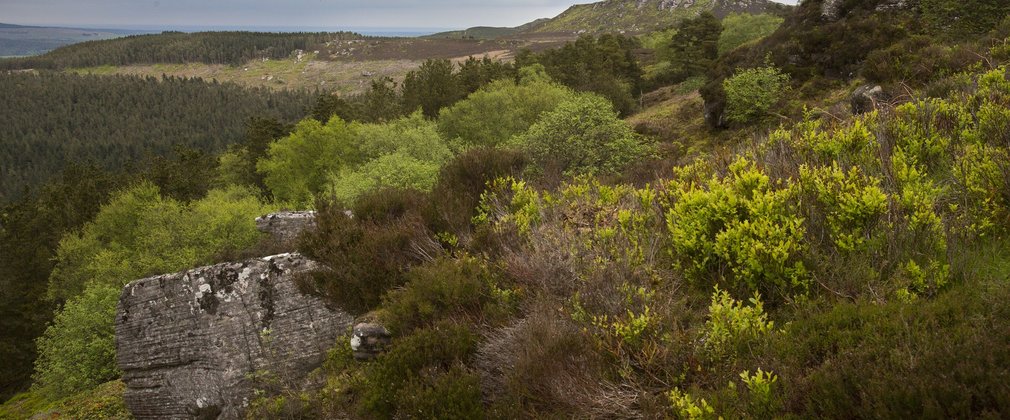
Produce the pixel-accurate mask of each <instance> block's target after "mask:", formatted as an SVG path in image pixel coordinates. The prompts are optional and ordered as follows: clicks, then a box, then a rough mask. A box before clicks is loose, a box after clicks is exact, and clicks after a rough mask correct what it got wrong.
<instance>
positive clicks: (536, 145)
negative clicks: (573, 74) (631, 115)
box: [511, 94, 650, 176]
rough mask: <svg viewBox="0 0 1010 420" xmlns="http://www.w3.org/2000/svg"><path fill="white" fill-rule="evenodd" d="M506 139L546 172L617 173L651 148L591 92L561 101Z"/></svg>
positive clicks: (606, 104) (605, 103)
mask: <svg viewBox="0 0 1010 420" xmlns="http://www.w3.org/2000/svg"><path fill="white" fill-rule="evenodd" d="M511 143H512V144H514V145H515V146H517V147H519V148H521V149H523V150H524V151H526V152H527V153H528V154H529V156H530V160H531V163H532V164H533V168H536V170H538V171H541V172H542V173H545V174H550V175H553V174H562V175H565V176H572V175H596V174H600V175H612V174H617V173H619V172H620V171H621V170H623V169H624V168H625V166H627V165H628V164H630V163H631V162H634V161H635V160H637V159H641V158H643V157H645V156H646V155H647V154H649V153H650V148H649V146H647V145H646V144H645V143H644V141H643V139H642V138H640V137H639V136H638V135H637V134H635V132H634V131H633V130H632V129H631V127H630V126H628V124H627V123H625V122H624V121H622V120H621V119H619V118H618V117H617V113H616V112H614V109H613V107H612V106H611V105H610V103H608V102H607V100H606V99H603V98H601V97H599V96H596V95H592V94H584V95H581V96H579V97H578V98H576V99H573V100H569V101H566V102H563V103H561V104H560V105H558V107H557V108H555V109H554V110H553V111H550V112H548V113H546V114H544V116H543V117H542V118H541V119H540V120H539V121H537V123H536V124H534V125H533V126H532V127H530V129H529V131H527V132H526V133H523V134H521V135H519V136H517V137H515V138H513V140H512V142H511Z"/></svg>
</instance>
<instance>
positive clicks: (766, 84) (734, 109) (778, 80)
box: [723, 65, 789, 124]
mask: <svg viewBox="0 0 1010 420" xmlns="http://www.w3.org/2000/svg"><path fill="white" fill-rule="evenodd" d="M788 87H789V76H788V75H786V74H784V73H782V72H781V71H780V70H779V69H777V68H775V67H772V66H770V65H766V66H765V67H758V68H754V69H747V70H738V71H737V72H736V74H735V75H733V77H730V78H728V79H726V80H725V81H724V82H723V89H724V90H725V91H726V118H727V119H728V120H729V121H731V122H735V123H741V124H744V123H748V122H752V121H756V120H759V119H761V118H764V117H766V116H767V115H768V114H769V113H770V112H771V111H772V106H774V105H775V104H777V103H779V101H781V100H782V98H783V97H784V96H785V93H786V89H788Z"/></svg>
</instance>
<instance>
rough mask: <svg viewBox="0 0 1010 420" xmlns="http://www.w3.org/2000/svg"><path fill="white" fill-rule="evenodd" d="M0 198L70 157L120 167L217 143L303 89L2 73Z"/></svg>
mask: <svg viewBox="0 0 1010 420" xmlns="http://www.w3.org/2000/svg"><path fill="white" fill-rule="evenodd" d="M0 90H2V91H3V92H4V95H3V96H2V97H0V108H2V109H4V112H2V113H0V139H2V140H3V142H2V145H0V168H2V176H3V179H4V182H3V185H2V186H0V202H9V201H10V200H11V199H14V198H17V197H20V196H21V195H22V194H23V193H24V192H25V191H26V190H31V189H33V188H35V187H37V186H39V185H41V184H42V183H43V182H45V181H46V180H48V179H49V178H50V177H51V176H52V175H53V174H58V173H59V172H60V170H61V169H62V168H64V167H66V166H68V165H70V164H75V163H76V164H83V163H89V162H90V163H94V164H97V165H99V166H101V167H103V168H107V169H118V168H121V167H123V166H124V165H125V164H126V163H129V162H134V163H136V162H139V161H141V160H143V159H146V158H149V157H153V156H164V155H167V154H169V153H170V152H172V151H173V150H175V149H176V148H177V147H184V148H189V149H195V150H200V151H204V152H220V151H222V150H224V148H225V147H227V146H228V145H230V144H232V143H236V142H237V141H238V140H240V139H241V138H242V136H243V135H244V130H245V126H246V123H247V121H248V120H249V119H250V118H252V117H262V118H275V119H279V120H282V121H294V120H297V119H298V118H300V117H301V116H302V115H304V114H305V111H306V109H307V108H309V107H311V106H312V103H313V102H312V101H313V98H314V96H313V95H312V94H309V93H302V92H272V91H267V90H248V89H244V88H241V87H238V86H236V85H231V84H218V83H206V82H204V81H202V80H185V79H176V78H167V79H155V78H146V79H142V78H136V77H119V76H116V77H93V76H78V75H74V74H60V73H46V72H43V73H38V74H36V73H13V74H6V73H0Z"/></svg>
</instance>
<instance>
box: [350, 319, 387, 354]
mask: <svg viewBox="0 0 1010 420" xmlns="http://www.w3.org/2000/svg"><path fill="white" fill-rule="evenodd" d="M392 339H393V338H392V336H391V335H390V334H389V331H388V330H386V327H383V326H382V325H379V324H371V323H361V324H358V325H355V326H354V333H353V335H352V336H351V350H352V351H353V352H354V358H355V359H356V360H372V359H374V358H375V357H376V356H378V355H379V354H381V353H382V352H383V351H385V350H386V347H388V346H389V343H390V342H391V341H392Z"/></svg>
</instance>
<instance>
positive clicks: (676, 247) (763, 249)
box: [666, 159, 809, 293]
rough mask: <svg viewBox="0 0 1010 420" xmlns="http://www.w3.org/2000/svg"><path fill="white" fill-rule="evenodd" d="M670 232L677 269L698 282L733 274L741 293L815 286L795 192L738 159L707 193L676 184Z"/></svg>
mask: <svg viewBox="0 0 1010 420" xmlns="http://www.w3.org/2000/svg"><path fill="white" fill-rule="evenodd" d="M671 189H672V190H673V192H672V197H671V200H672V206H671V208H670V210H669V211H668V212H667V214H666V222H667V228H668V229H669V232H670V241H671V244H672V251H673V255H674V258H675V259H677V260H678V261H679V262H678V264H677V265H678V267H679V268H680V269H682V270H683V271H684V272H685V273H686V274H687V275H688V277H689V278H690V279H691V280H693V281H695V282H703V281H705V280H706V279H708V278H711V277H713V276H716V275H718V274H719V273H722V272H724V271H725V270H724V269H729V271H730V273H731V275H729V276H725V278H722V279H721V280H722V281H723V282H724V284H726V285H727V286H728V287H730V288H731V289H734V290H749V291H758V290H760V291H775V292H778V293H789V292H802V291H804V290H805V289H806V287H807V285H808V282H809V279H808V275H807V270H806V267H804V265H803V262H802V261H801V260H800V257H801V253H802V252H803V250H804V249H805V245H804V243H803V235H804V232H805V231H804V226H803V219H802V218H801V217H799V216H797V215H796V214H794V213H793V210H792V208H791V206H790V202H791V199H792V197H793V196H794V194H795V192H796V189H795V188H793V187H792V186H790V185H779V186H778V188H775V186H773V185H772V181H771V180H770V178H769V177H768V176H767V175H765V174H764V173H763V172H762V171H761V170H760V169H758V168H757V167H756V166H755V165H754V164H752V163H751V162H749V161H747V160H745V159H739V160H737V161H736V162H735V163H733V164H732V165H731V166H730V168H729V173H728V174H727V175H726V176H725V177H723V178H721V179H720V178H719V177H713V178H712V179H711V180H709V181H708V183H707V184H706V185H704V186H699V185H697V184H695V183H685V182H675V183H674V184H673V185H672V186H671Z"/></svg>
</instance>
